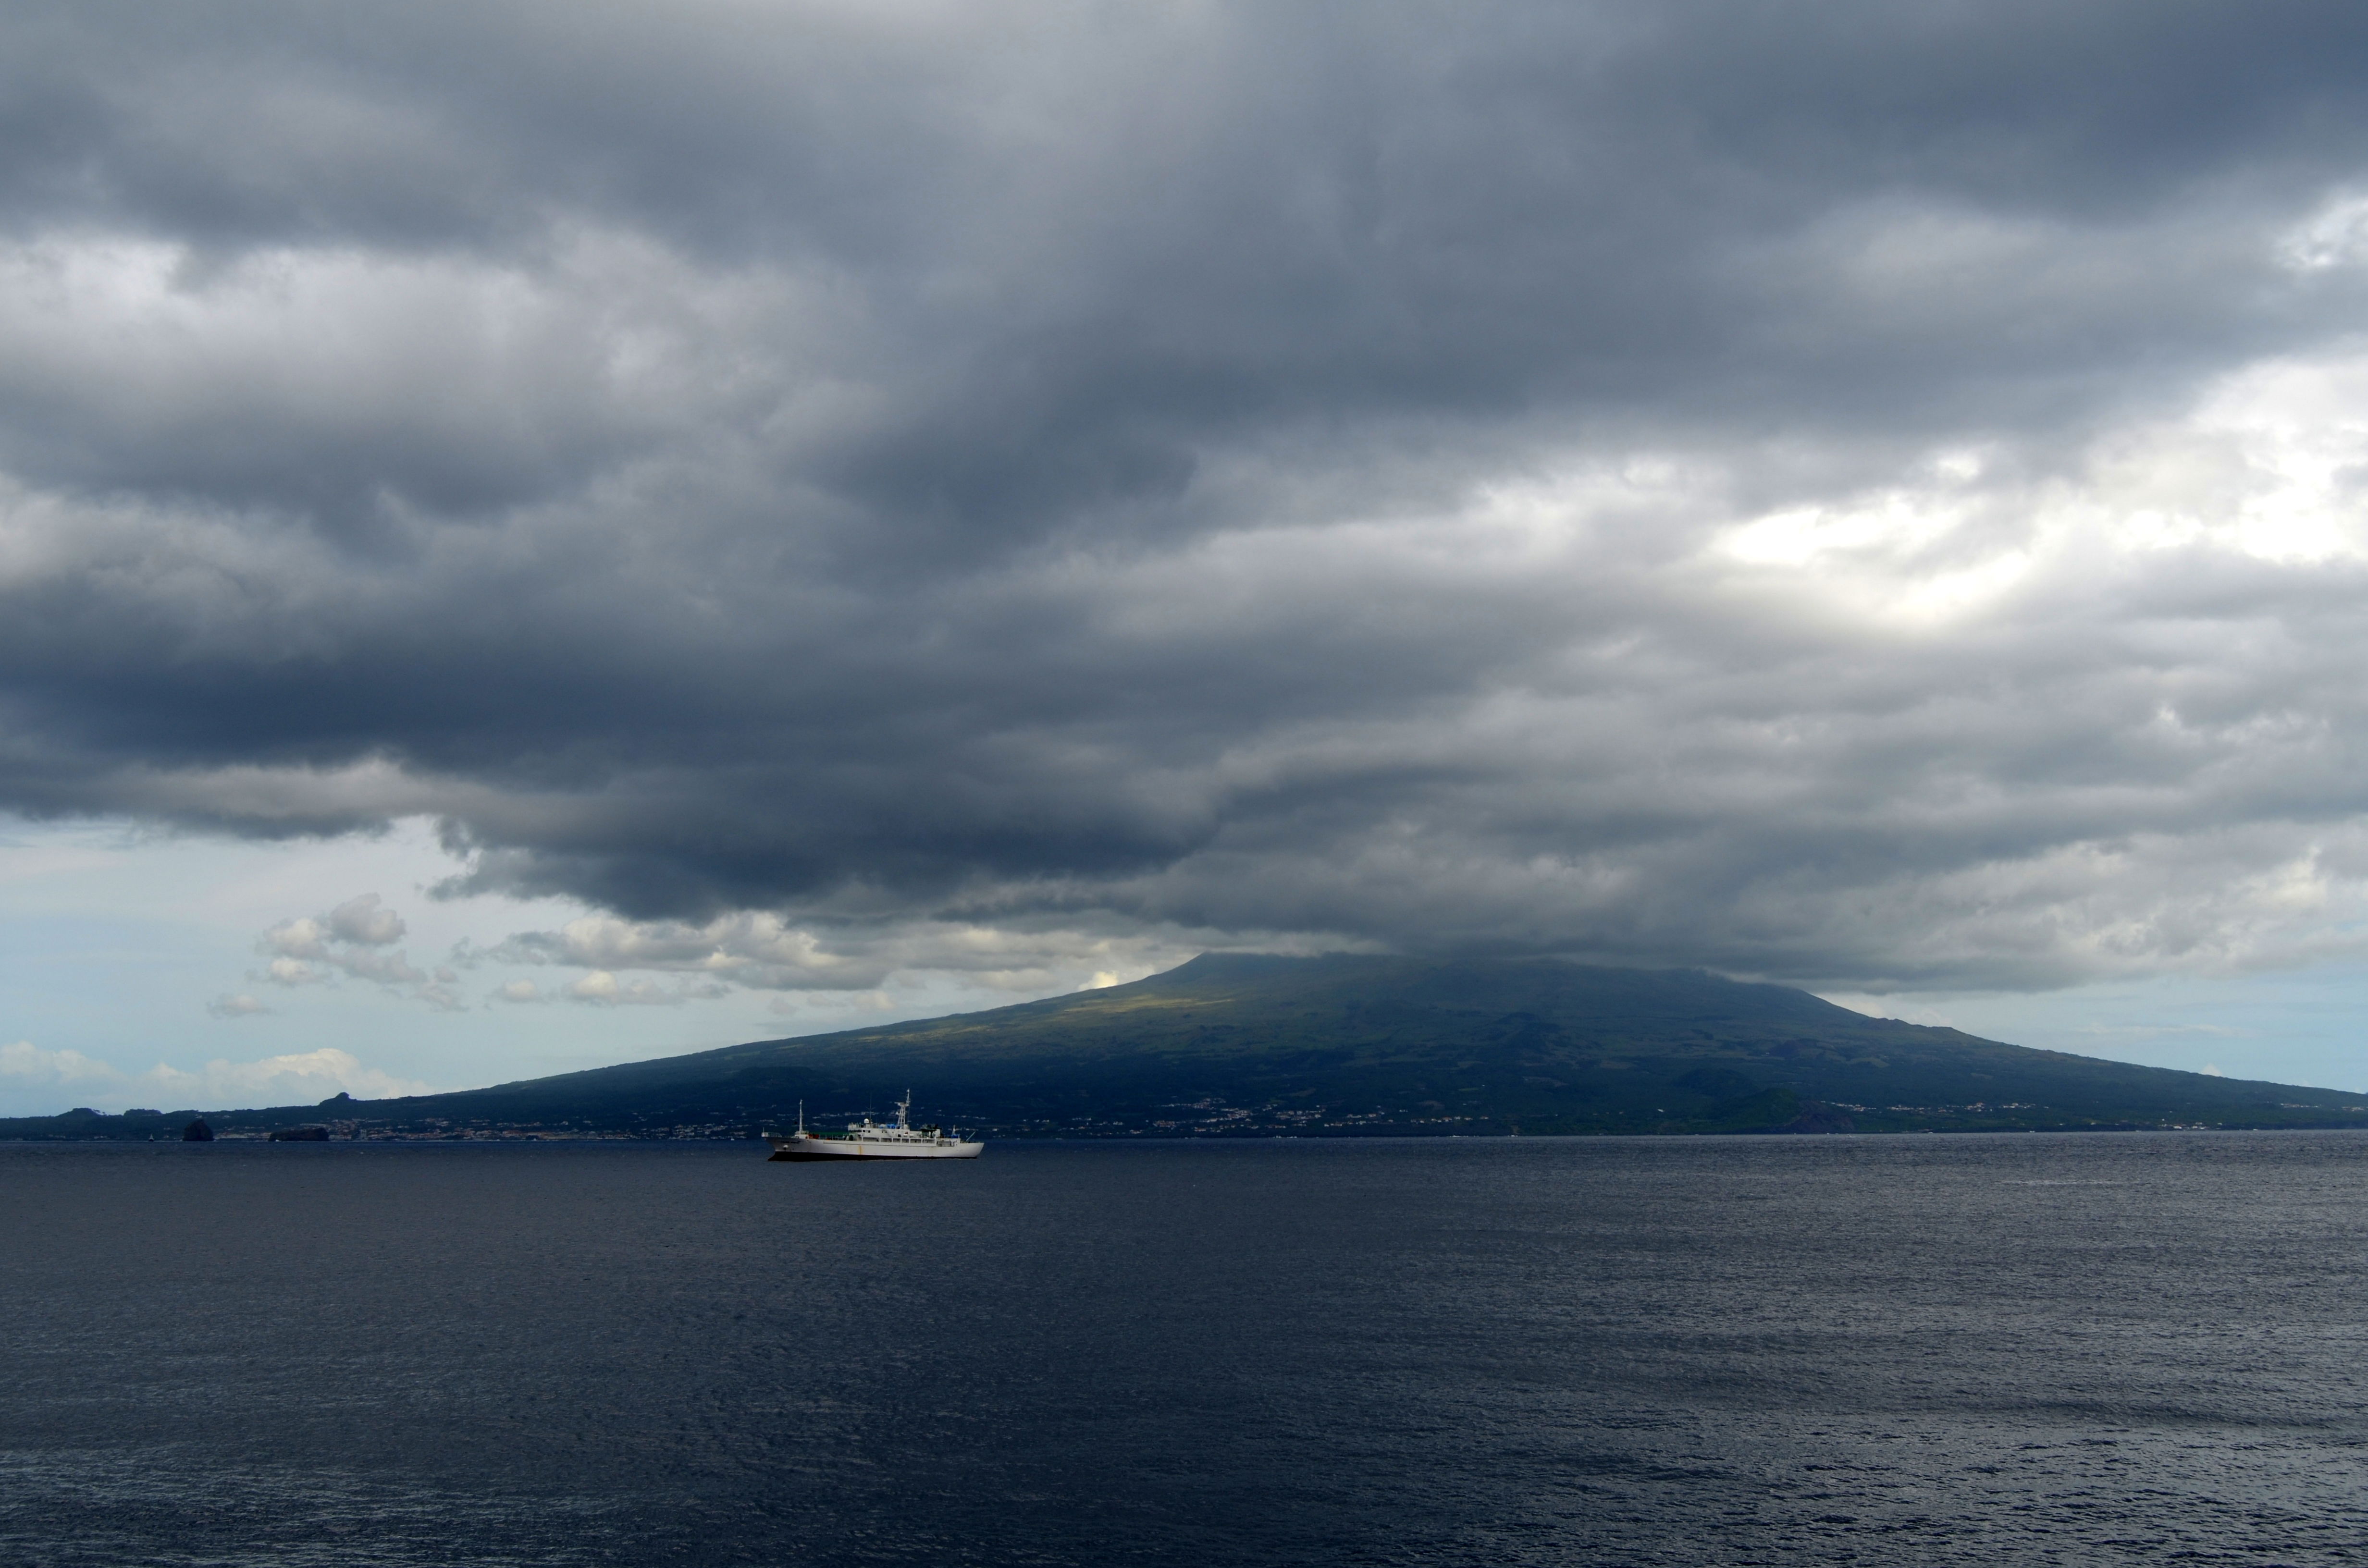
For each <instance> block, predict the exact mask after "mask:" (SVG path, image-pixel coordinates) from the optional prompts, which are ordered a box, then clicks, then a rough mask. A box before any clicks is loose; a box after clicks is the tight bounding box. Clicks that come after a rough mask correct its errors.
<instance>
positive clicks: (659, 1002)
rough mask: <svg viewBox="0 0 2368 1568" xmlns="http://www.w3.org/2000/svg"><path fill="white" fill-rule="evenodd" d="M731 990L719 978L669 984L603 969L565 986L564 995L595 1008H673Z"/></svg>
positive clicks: (686, 980)
mask: <svg viewBox="0 0 2368 1568" xmlns="http://www.w3.org/2000/svg"><path fill="white" fill-rule="evenodd" d="M731 989H732V988H731V987H730V986H728V985H725V984H724V983H722V982H721V981H716V980H707V979H690V978H683V979H678V980H677V981H676V983H674V984H672V985H661V984H659V983H657V982H656V981H655V980H619V979H618V978H617V977H616V976H615V975H614V974H611V973H610V972H609V971H607V970H605V969H596V970H594V971H592V972H591V973H589V974H587V975H586V976H585V977H584V978H583V979H581V980H578V981H576V982H575V983H573V984H571V985H569V986H568V987H567V991H566V994H567V995H568V997H570V998H571V999H572V1000H575V1001H577V1002H588V1003H590V1004H592V1005H593V1006H598V1007H634V1006H650V1007H674V1006H680V1005H682V1004H683V1003H685V1002H703V1001H707V1000H710V999H712V998H713V997H717V996H725V995H729V994H731Z"/></svg>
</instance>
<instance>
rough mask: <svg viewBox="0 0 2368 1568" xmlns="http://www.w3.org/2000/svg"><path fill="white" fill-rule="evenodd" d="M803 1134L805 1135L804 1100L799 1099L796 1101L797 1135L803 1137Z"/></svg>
mask: <svg viewBox="0 0 2368 1568" xmlns="http://www.w3.org/2000/svg"><path fill="white" fill-rule="evenodd" d="M805 1135H806V1102H805V1101H803V1100H800V1101H799V1102H798V1136H799V1137H801V1138H803V1137H804V1136H805Z"/></svg>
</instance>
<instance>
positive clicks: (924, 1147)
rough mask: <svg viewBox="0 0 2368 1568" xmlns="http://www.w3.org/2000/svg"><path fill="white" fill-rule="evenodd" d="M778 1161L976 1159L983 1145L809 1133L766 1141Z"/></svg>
mask: <svg viewBox="0 0 2368 1568" xmlns="http://www.w3.org/2000/svg"><path fill="white" fill-rule="evenodd" d="M765 1142H768V1143H770V1144H771V1145H772V1146H773V1158H774V1159H777V1160H811V1161H823V1160H834V1161H837V1162H840V1163H842V1164H843V1163H845V1162H847V1161H849V1160H975V1159H977V1158H978V1156H979V1153H980V1151H982V1150H984V1149H985V1147H986V1145H985V1143H977V1142H956V1141H955V1140H953V1139H951V1138H940V1139H932V1140H930V1141H928V1142H917V1141H916V1142H902V1141H891V1140H887V1139H871V1138H816V1137H814V1135H813V1134H811V1133H797V1132H790V1133H784V1134H782V1135H780V1136H779V1137H773V1138H768V1139H766V1140H765Z"/></svg>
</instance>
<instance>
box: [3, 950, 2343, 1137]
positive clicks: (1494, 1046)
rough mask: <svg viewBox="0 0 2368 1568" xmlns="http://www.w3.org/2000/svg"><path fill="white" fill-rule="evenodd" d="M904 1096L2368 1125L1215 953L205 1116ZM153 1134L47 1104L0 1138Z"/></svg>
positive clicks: (1395, 963) (1661, 1115)
mask: <svg viewBox="0 0 2368 1568" xmlns="http://www.w3.org/2000/svg"><path fill="white" fill-rule="evenodd" d="M908 1087H910V1088H918V1089H920V1091H921V1097H920V1101H919V1106H920V1109H921V1111H922V1112H923V1113H924V1114H925V1115H926V1116H928V1118H929V1119H935V1120H939V1121H943V1122H951V1123H957V1124H959V1125H961V1126H963V1127H965V1128H974V1129H976V1130H977V1131H981V1132H983V1133H985V1134H986V1135H988V1136H991V1137H998V1138H1010V1137H1027V1136H1069V1137H1143V1136H1232V1137H1240V1136H1273V1135H1277V1134H1285V1133H1289V1134H1297V1135H1334V1136H1353V1135H1366V1136H1371V1135H1376V1134H1398V1135H1404V1134H1418V1135H1439V1134H1461V1135H1490V1134H1506V1133H1532V1134H1536V1133H1655V1132H1671V1133H1683V1132H1747V1131H1748V1132H1780V1131H1792V1132H1819V1131H2012V1130H2033V1131H2035V1130H2062V1129H2078V1128H2098V1129H2101V1128H2135V1127H2236V1126H2244V1127H2301V1126H2317V1127H2328V1126H2363V1127H2368V1096H2363V1095H2360V1094H2352V1093H2347V1092H2344V1091H2340V1090H2329V1089H2317V1088H2308V1087H2303V1086H2300V1085H2283V1084H2272V1083H2267V1082H2262V1081H2256V1080H2246V1079H2232V1078H2222V1077H2213V1076H2209V1075H2206V1074H2193V1073H2182V1072H2179V1071H2176V1070H2173V1069H2169V1068H2158V1067H2140V1066H2135V1065H2132V1064H2128V1063H2123V1062H2105V1061H2102V1060H2100V1059H2097V1058H2093V1057H2084V1056H2076V1055H2072V1054H2070V1053H2068V1052H2063V1051H2041V1050H2034V1049H2032V1048H2030V1047H2025V1046H2016V1045H2009V1044H2005V1043H2003V1042H2000V1041H1996V1040H1983V1039H1981V1038H1980V1037H1978V1036H1975V1035H1970V1034H1966V1033H1964V1032H1963V1031H1961V1030H1957V1029H1952V1028H1942V1027H1934V1026H1928V1025H1919V1024H1909V1023H1904V1022H1901V1021H1899V1020H1897V1019H1889V1018H1872V1017H1867V1016H1866V1015H1864V1014H1861V1013H1856V1012H1852V1011H1850V1009H1848V1008H1845V1007H1840V1006H1836V1005H1834V1004H1832V1003H1829V1002H1826V1001H1824V1000H1822V999H1821V998H1818V997H1816V996H1813V995H1811V994H1808V993H1806V992H1804V991H1799V990H1796V989H1793V988H1792V987H1789V986H1782V985H1775V984H1770V983H1761V982H1748V981H1737V980H1731V979H1728V978H1726V977H1724V976H1721V975H1716V974H1713V973H1710V972H1708V971H1700V970H1634V969H1612V968H1606V967H1600V966H1594V965H1587V964H1580V963H1576V962H1573V961H1570V960H1554V959H1483V960H1413V959H1397V958H1383V957H1372V956H1366V955H1351V954H1332V955H1326V956H1322V957H1316V958H1286V957H1278V956H1273V955H1264V954H1223V953H1212V954H1203V955H1201V957H1199V958H1196V959H1194V960H1190V962H1188V963H1186V964H1183V965H1181V966H1179V967H1178V968H1176V969H1173V970H1169V971H1165V972H1163V973H1160V974H1156V975H1152V976H1148V977H1146V978H1144V979H1143V980H1139V981H1134V982H1131V983H1127V984H1123V985H1115V986H1109V987H1104V988H1102V989H1099V990H1095V991H1087V992H1078V993H1073V994H1068V995H1065V996H1055V997H1047V998H1042V999H1040V1000H1037V1001H1033V1002H1022V1003H1015V1004H1012V1005H1010V1006H1004V1007H997V1008H992V1009H988V1010H985V1011H982V1012H975V1013H956V1014H949V1015H945V1016H943V1017H932V1018H913V1019H905V1020H902V1021H899V1022H896V1023H892V1024H882V1025H874V1026H870V1027H867V1028H858V1029H844V1030H837V1031H834V1032H831V1033H827V1034H820V1035H808V1036H801V1037H792V1038H788V1039H781V1040H752V1041H746V1042H743V1043H741V1044H737V1045H729V1046H721V1047H717V1048H714V1049H712V1050H709V1051H694V1052H690V1053H688V1054H685V1055H679V1056H670V1057H660V1058H655V1059H653V1060H650V1061H646V1062H625V1063H620V1064H618V1065H615V1066H609V1067H598V1068H588V1069H585V1070H582V1071H579V1072H575V1073H565V1074H552V1075H550V1076H546V1077H541V1078H530V1079H519V1080H514V1081H511V1082H507V1083H502V1084H495V1085H488V1086H486V1087H484V1088H479V1089H469V1090H459V1091H453V1092H450V1093H445V1094H438V1095H426V1096H405V1097H402V1098H396V1099H385V1100H369V1101H363V1100H349V1099H343V1098H342V1097H341V1098H339V1099H336V1100H332V1101H330V1102H325V1103H324V1104H323V1105H319V1106H292V1107H271V1108H259V1109H254V1110H224V1111H208V1112H206V1116H207V1118H208V1119H209V1121H210V1122H211V1124H212V1125H213V1127H214V1128H215V1129H216V1130H217V1131H222V1132H224V1133H228V1134H231V1135H236V1134H237V1133H239V1132H242V1131H246V1132H260V1131H269V1130H270V1129H272V1128H276V1127H285V1126H290V1125H295V1124H297V1123H299V1122H302V1121H308V1120H311V1121H330V1122H334V1123H336V1124H337V1125H338V1126H339V1127H340V1129H341V1130H343V1131H355V1132H358V1133H365V1134H370V1135H388V1136H394V1135H401V1136H416V1137H450V1136H461V1135H468V1134H471V1133H472V1132H483V1133H487V1134H511V1135H529V1134H534V1135H547V1136H548V1135H619V1134H624V1135H642V1136H746V1135H750V1134H753V1133H755V1132H757V1131H761V1130H762V1129H764V1128H766V1127H768V1126H778V1125H781V1124H783V1123H785V1122H787V1121H788V1119H790V1118H791V1117H792V1116H794V1115H795V1114H796V1110H797V1107H798V1105H799V1104H800V1102H804V1103H805V1105H806V1106H807V1108H808V1113H809V1119H810V1120H812V1121H813V1122H814V1123H815V1124H817V1125H827V1124H829V1123H830V1122H832V1121H834V1120H836V1119H842V1118H846V1117H850V1116H853V1115H855V1114H859V1113H861V1112H865V1111H872V1110H880V1109H883V1108H885V1107H886V1106H887V1105H888V1104H889V1103H891V1102H893V1100H894V1098H895V1097H896V1096H897V1095H898V1094H899V1093H900V1092H901V1091H903V1090H905V1089H906V1088H908ZM172 1114H173V1116H179V1117H184V1118H186V1117H188V1116H191V1115H194V1114H195V1113H194V1112H176V1113H172ZM170 1120H171V1117H159V1116H156V1115H154V1113H151V1114H150V1115H149V1116H146V1117H143V1118H141V1119H138V1120H137V1124H136V1125H135V1123H134V1119H130V1118H108V1117H98V1116H97V1115H96V1114H95V1113H90V1112H86V1111H80V1112H70V1113H68V1114H67V1116H66V1117H62V1118H20V1119H15V1120H13V1121H0V1137H107V1136H121V1137H137V1136H158V1135H163V1134H165V1133H166V1132H168V1131H171V1129H169V1128H168V1127H167V1126H166V1125H165V1123H169V1122H170ZM68 1123H72V1126H71V1127H69V1126H68V1125H67V1124H68ZM36 1124H39V1125H36Z"/></svg>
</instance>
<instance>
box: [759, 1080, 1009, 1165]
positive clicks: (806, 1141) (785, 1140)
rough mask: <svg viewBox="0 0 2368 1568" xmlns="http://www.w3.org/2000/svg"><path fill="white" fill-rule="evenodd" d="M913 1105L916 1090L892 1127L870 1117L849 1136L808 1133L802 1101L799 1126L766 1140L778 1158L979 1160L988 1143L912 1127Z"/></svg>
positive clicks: (853, 1125) (850, 1127) (850, 1128)
mask: <svg viewBox="0 0 2368 1568" xmlns="http://www.w3.org/2000/svg"><path fill="white" fill-rule="evenodd" d="M912 1108H913V1091H912V1090H910V1089H907V1090H905V1097H904V1098H903V1099H901V1100H898V1101H897V1102H896V1119H895V1120H894V1121H893V1122H890V1123H889V1124H887V1125H886V1126H884V1127H883V1126H882V1125H881V1124H880V1123H879V1122H876V1121H874V1120H872V1119H871V1118H870V1117H868V1116H867V1117H865V1118H864V1119H862V1120H861V1121H850V1122H848V1124H847V1131H846V1133H845V1135H844V1136H839V1135H834V1134H831V1133H826V1132H808V1131H806V1103H805V1101H803V1100H800V1101H799V1102H798V1130H797V1131H795V1132H768V1133H767V1134H766V1135H765V1142H768V1143H770V1144H771V1145H772V1146H773V1158H775V1159H777V1160H975V1159H977V1158H978V1155H979V1151H980V1150H982V1149H984V1148H985V1147H986V1144H985V1142H980V1141H978V1140H975V1139H974V1140H973V1141H972V1142H967V1143H965V1142H962V1134H961V1133H959V1132H957V1131H954V1130H953V1129H952V1128H951V1127H949V1128H947V1129H946V1130H945V1131H942V1132H941V1131H939V1130H938V1129H936V1128H934V1127H912V1126H908V1125H906V1123H905V1116H906V1113H908V1112H909V1111H910V1110H911V1109H912Z"/></svg>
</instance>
